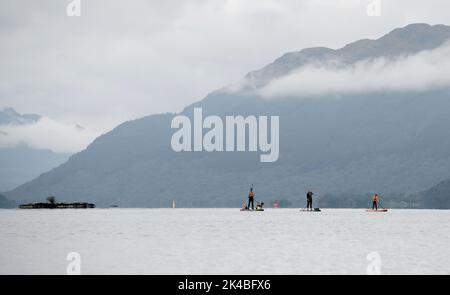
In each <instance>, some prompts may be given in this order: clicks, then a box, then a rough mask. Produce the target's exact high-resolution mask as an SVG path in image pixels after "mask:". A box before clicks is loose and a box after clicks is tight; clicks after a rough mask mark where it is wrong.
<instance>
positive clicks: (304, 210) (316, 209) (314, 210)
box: [300, 208, 322, 212]
mask: <svg viewBox="0 0 450 295" xmlns="http://www.w3.org/2000/svg"><path fill="white" fill-rule="evenodd" d="M300 211H302V212H322V210H320V208H314V209H313V210H306V209H304V208H303V209H300Z"/></svg>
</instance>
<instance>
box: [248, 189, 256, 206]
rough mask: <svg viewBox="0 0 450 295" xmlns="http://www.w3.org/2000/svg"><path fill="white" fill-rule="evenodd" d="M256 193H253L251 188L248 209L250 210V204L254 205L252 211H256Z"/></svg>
mask: <svg viewBox="0 0 450 295" xmlns="http://www.w3.org/2000/svg"><path fill="white" fill-rule="evenodd" d="M254 200H255V193H254V192H253V188H252V187H251V188H250V192H249V193H248V206H247V208H248V209H250V204H251V205H252V207H251V208H252V210H253V209H255V208H254V207H255V201H254Z"/></svg>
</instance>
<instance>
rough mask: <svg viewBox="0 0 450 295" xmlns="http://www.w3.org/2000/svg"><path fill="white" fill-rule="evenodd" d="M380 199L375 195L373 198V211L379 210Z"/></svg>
mask: <svg viewBox="0 0 450 295" xmlns="http://www.w3.org/2000/svg"><path fill="white" fill-rule="evenodd" d="M379 200H380V198H379V197H378V194H374V195H373V196H372V210H378V201H379Z"/></svg>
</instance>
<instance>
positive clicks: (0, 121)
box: [0, 108, 70, 191]
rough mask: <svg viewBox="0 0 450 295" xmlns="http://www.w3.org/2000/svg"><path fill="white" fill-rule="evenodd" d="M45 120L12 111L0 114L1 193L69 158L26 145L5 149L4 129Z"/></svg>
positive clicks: (7, 109) (62, 154)
mask: <svg viewBox="0 0 450 295" xmlns="http://www.w3.org/2000/svg"><path fill="white" fill-rule="evenodd" d="M41 118H42V117H41V116H40V115H37V114H20V113H18V112H16V111H15V110H14V109H13V108H5V109H3V110H0V191H7V190H11V189H13V188H15V187H17V186H19V185H21V184H23V183H25V182H27V181H30V180H32V179H34V178H36V177H38V176H39V175H40V174H41V173H43V172H46V171H48V170H50V169H53V168H55V167H57V166H58V165H60V164H62V163H64V162H66V161H67V159H68V158H69V156H70V155H69V154H66V153H55V152H52V151H51V150H46V149H35V148H31V147H29V146H27V145H26V144H19V145H16V146H3V145H2V144H1V143H2V137H3V136H7V135H8V134H7V133H6V131H2V126H5V125H21V126H24V125H31V124H34V123H36V122H37V121H39V120H40V119H41Z"/></svg>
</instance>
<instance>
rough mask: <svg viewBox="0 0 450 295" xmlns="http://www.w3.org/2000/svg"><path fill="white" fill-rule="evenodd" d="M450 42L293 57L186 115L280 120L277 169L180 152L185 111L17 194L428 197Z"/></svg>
mask: <svg viewBox="0 0 450 295" xmlns="http://www.w3.org/2000/svg"><path fill="white" fill-rule="evenodd" d="M449 38H450V27H448V26H444V25H436V26H430V25H427V24H413V25H409V26H407V27H405V28H400V29H395V30H393V31H392V32H390V33H388V34H387V35H385V36H383V37H381V38H380V39H377V40H360V41H357V42H354V43H351V44H348V45H347V46H345V47H343V48H341V49H337V50H333V49H328V48H309V49H304V50H301V51H299V52H293V53H288V54H285V55H283V56H282V57H280V58H279V59H277V60H275V61H274V62H273V63H271V64H270V65H267V66H266V67H264V68H262V69H260V70H257V71H254V72H251V73H249V74H248V75H247V76H246V77H245V78H244V79H243V80H242V81H241V82H239V83H236V84H233V85H230V86H227V87H224V88H223V89H220V90H217V91H214V92H212V93H211V94H209V95H208V96H207V97H205V98H204V99H203V100H201V101H199V102H197V103H195V104H193V105H190V106H188V107H186V108H185V109H184V111H183V112H182V114H185V115H187V116H190V117H191V116H192V112H193V108H194V107H202V108H203V113H204V116H207V115H209V114H214V115H219V116H222V117H223V116H226V115H243V116H247V115H256V116H257V115H268V116H273V115H277V116H279V117H280V157H279V159H278V161H276V162H274V163H260V162H259V154H260V153H259V152H234V153H233V152H212V153H207V152H195V153H194V152H191V153H190V152H180V153H176V152H174V151H173V150H172V149H171V146H170V142H171V136H172V134H173V133H174V132H175V130H174V129H171V128H170V125H171V120H172V118H173V116H174V115H175V114H160V115H152V116H148V117H144V118H141V119H138V120H135V121H130V122H126V123H123V124H121V125H120V126H118V127H117V128H115V129H114V130H112V131H111V132H109V133H107V134H105V135H103V136H100V137H98V138H97V139H96V140H95V141H94V142H93V143H92V144H91V145H89V147H88V148H87V149H86V150H84V151H82V152H80V153H77V154H75V155H74V156H72V157H71V158H70V159H69V161H67V162H66V163H64V164H63V165H61V166H60V167H58V168H56V169H53V170H51V171H49V172H47V173H45V174H43V175H41V176H40V177H38V178H36V179H34V180H32V181H30V182H28V183H26V184H24V185H21V186H20V187H18V188H17V189H15V190H13V191H11V192H9V193H7V194H6V196H7V197H8V198H10V199H14V200H18V201H34V200H42V199H44V198H45V197H47V196H48V195H56V196H57V197H58V198H59V199H60V200H64V201H75V200H76V201H82V200H86V201H92V202H95V203H97V204H98V205H99V206H109V205H112V204H117V205H119V206H143V207H152V206H153V207H168V206H170V205H171V203H172V200H176V201H177V204H178V205H179V206H187V207H192V206H197V207H216V206H240V205H241V204H242V201H243V200H245V199H246V193H247V190H248V188H249V186H250V185H251V184H254V187H255V192H256V197H257V199H259V200H264V201H267V202H268V201H270V200H280V199H285V200H289V201H291V202H292V203H293V204H295V205H298V204H300V201H299V200H302V201H303V199H304V197H303V195H304V193H305V190H307V189H312V190H314V191H315V192H316V193H317V194H318V195H324V194H326V193H336V194H343V195H345V194H346V193H369V192H378V193H380V194H383V195H384V196H385V198H389V196H390V195H394V194H403V193H418V192H421V191H424V190H426V189H428V188H430V187H432V186H434V185H435V184H437V183H439V182H441V181H443V180H445V179H448V178H450V136H449V135H450V131H449V128H448V126H450V116H449V110H450V85H449V81H448V80H447V77H448V75H446V73H447V72H446V71H447V70H448V65H449V57H448V56H449V55H448V54H446V53H448V47H447V42H448V40H449ZM413 71H414V72H416V74H414V72H413ZM424 71H425V73H424ZM439 73H440V74H441V75H438V74H439ZM379 74H381V75H379ZM386 74H389V75H388V77H389V79H387V80H383V79H384V78H383V77H385V75H386ZM361 76H362V78H361ZM377 77H378V78H380V79H381V80H377V79H378V78H377ZM322 78H323V79H322ZM373 79H375V80H373ZM424 79H425V81H424V83H422V84H420V82H421V81H422V80H424ZM321 83H323V87H322V85H321ZM331 84H332V85H331ZM330 85H331V86H330ZM321 89H325V91H322V90H321Z"/></svg>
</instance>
